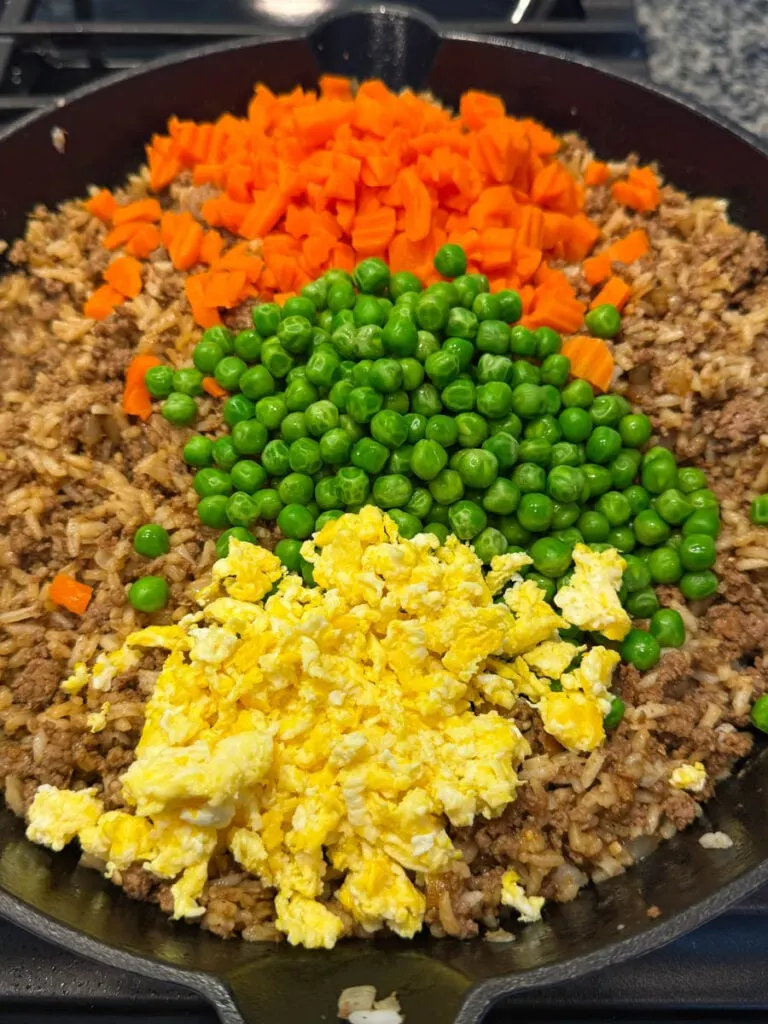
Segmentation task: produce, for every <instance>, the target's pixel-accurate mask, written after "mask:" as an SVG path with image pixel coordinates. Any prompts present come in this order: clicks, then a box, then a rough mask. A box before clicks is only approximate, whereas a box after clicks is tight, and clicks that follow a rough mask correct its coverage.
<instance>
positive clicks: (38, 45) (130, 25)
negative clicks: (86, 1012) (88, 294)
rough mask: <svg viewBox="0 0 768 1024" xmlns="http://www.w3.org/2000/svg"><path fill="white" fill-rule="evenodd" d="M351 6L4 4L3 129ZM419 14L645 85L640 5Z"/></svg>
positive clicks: (54, 0) (55, 0) (597, 0)
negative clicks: (179, 57)
mask: <svg viewBox="0 0 768 1024" xmlns="http://www.w3.org/2000/svg"><path fill="white" fill-rule="evenodd" d="M350 6H354V3H353V0H185V2H184V4H183V5H182V4H180V3H178V0H131V3H130V4H126V3H125V2H124V0H5V4H4V6H3V7H2V12H1V13H0V123H3V122H8V121H11V120H13V119H14V118H17V117H20V116H21V115H22V114H25V113H28V112H30V111H34V110H38V109H41V108H43V107H46V106H49V105H50V104H51V103H53V102H55V101H56V100H57V99H60V98H61V97H62V96H63V95H65V94H66V93H67V92H69V91H71V90H72V89H76V88H77V87H78V86H81V85H85V84H87V83H89V82H93V81H96V80H98V79H99V78H102V77H103V76H104V75H107V74H109V73H110V72H111V71H118V70H122V69H125V68H130V67H136V66H138V65H140V64H141V63H143V62H144V61H147V60H151V59H153V58H156V57H161V56H163V54H166V53H171V52H173V51H179V50H183V49H188V48H191V47H195V46H202V45H205V44H206V43H214V42H223V41H224V40H226V39H235V38H242V37H243V36H247V35H250V36H264V35H276V34H282V33H284V32H286V31H292V30H297V29H301V28H303V27H305V26H306V25H307V24H308V23H309V22H311V21H313V20H314V19H315V18H317V17H319V16H320V15H324V14H330V13H331V12H334V11H339V10H343V9H344V8H345V7H350ZM414 6H415V7H418V8H420V9H421V10H423V11H424V12H426V13H427V14H428V15H430V16H431V17H433V18H434V19H435V20H436V21H438V22H439V23H440V25H441V27H442V28H443V30H444V31H448V32H450V31H457V32H463V33H478V34H482V33H485V34H491V35H497V36H509V37H512V36H517V37H520V38H523V39H528V40H533V41H536V42H541V43H545V44H547V45H549V46H556V47H560V48H563V49H567V50H571V51H574V52H577V53H580V54H583V55H585V56H587V57H591V58H594V59H595V60H599V61H600V62H601V63H602V64H603V65H605V66H607V67H609V68H611V69H612V70H615V71H621V72H623V73H624V74H627V73H629V74H631V75H634V76H635V77H637V76H640V77H645V68H646V50H645V44H644V42H643V37H642V35H641V33H640V30H639V28H638V26H637V22H636V21H635V17H634V5H633V3H632V0H418V2H417V3H415V4H414ZM128 13H129V14H130V17H131V20H130V21H126V20H124V19H125V16H126V14H128Z"/></svg>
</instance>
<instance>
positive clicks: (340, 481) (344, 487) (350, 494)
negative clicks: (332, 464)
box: [336, 466, 383, 506]
mask: <svg viewBox="0 0 768 1024" xmlns="http://www.w3.org/2000/svg"><path fill="white" fill-rule="evenodd" d="M379 479H383V478H382V477H379ZM336 484H337V486H338V488H339V494H340V495H341V500H342V502H343V503H344V504H345V505H347V506H349V505H363V504H364V503H365V501H366V500H367V498H368V495H369V494H370V490H371V484H370V480H369V479H368V474H367V473H366V472H365V470H363V469H360V468H359V467H358V466H344V467H343V468H342V469H340V470H339V471H338V473H337V474H336Z"/></svg>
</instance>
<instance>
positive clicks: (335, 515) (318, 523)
mask: <svg viewBox="0 0 768 1024" xmlns="http://www.w3.org/2000/svg"><path fill="white" fill-rule="evenodd" d="M343 515H344V511H343V510H342V509H340V508H331V509H328V511H327V512H322V513H321V514H320V515H319V516H318V517H317V519H316V520H315V529H316V530H317V531H318V532H319V531H320V530H322V528H323V527H324V526H325V525H326V523H332V522H333V521H334V520H335V519H341V517H342V516H343Z"/></svg>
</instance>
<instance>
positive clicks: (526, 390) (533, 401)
mask: <svg viewBox="0 0 768 1024" xmlns="http://www.w3.org/2000/svg"><path fill="white" fill-rule="evenodd" d="M544 408H545V399H544V396H543V394H542V393H541V388H540V387H539V386H538V385H537V384H530V383H523V384H518V385H517V386H516V387H515V388H514V389H513V391H512V411H513V412H514V413H516V414H517V415H518V416H520V418H521V419H532V418H533V417H534V416H540V415H542V414H543V413H544Z"/></svg>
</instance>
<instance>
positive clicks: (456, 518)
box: [448, 500, 488, 540]
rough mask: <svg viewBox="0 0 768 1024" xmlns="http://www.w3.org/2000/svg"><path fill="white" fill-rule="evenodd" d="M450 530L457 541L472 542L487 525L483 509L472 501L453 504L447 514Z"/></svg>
mask: <svg viewBox="0 0 768 1024" xmlns="http://www.w3.org/2000/svg"><path fill="white" fill-rule="evenodd" d="M448 519H449V521H450V525H451V529H452V530H453V532H454V533H455V534H456V536H457V537H458V538H459V540H472V538H473V537H477V535H478V534H479V533H482V531H483V530H484V529H485V528H486V526H487V525H488V516H487V515H486V514H485V511H484V509H482V508H481V507H480V505H478V504H477V503H476V502H474V501H465V500H459V501H456V502H454V503H453V504H452V505H451V507H450V510H449V512H448Z"/></svg>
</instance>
